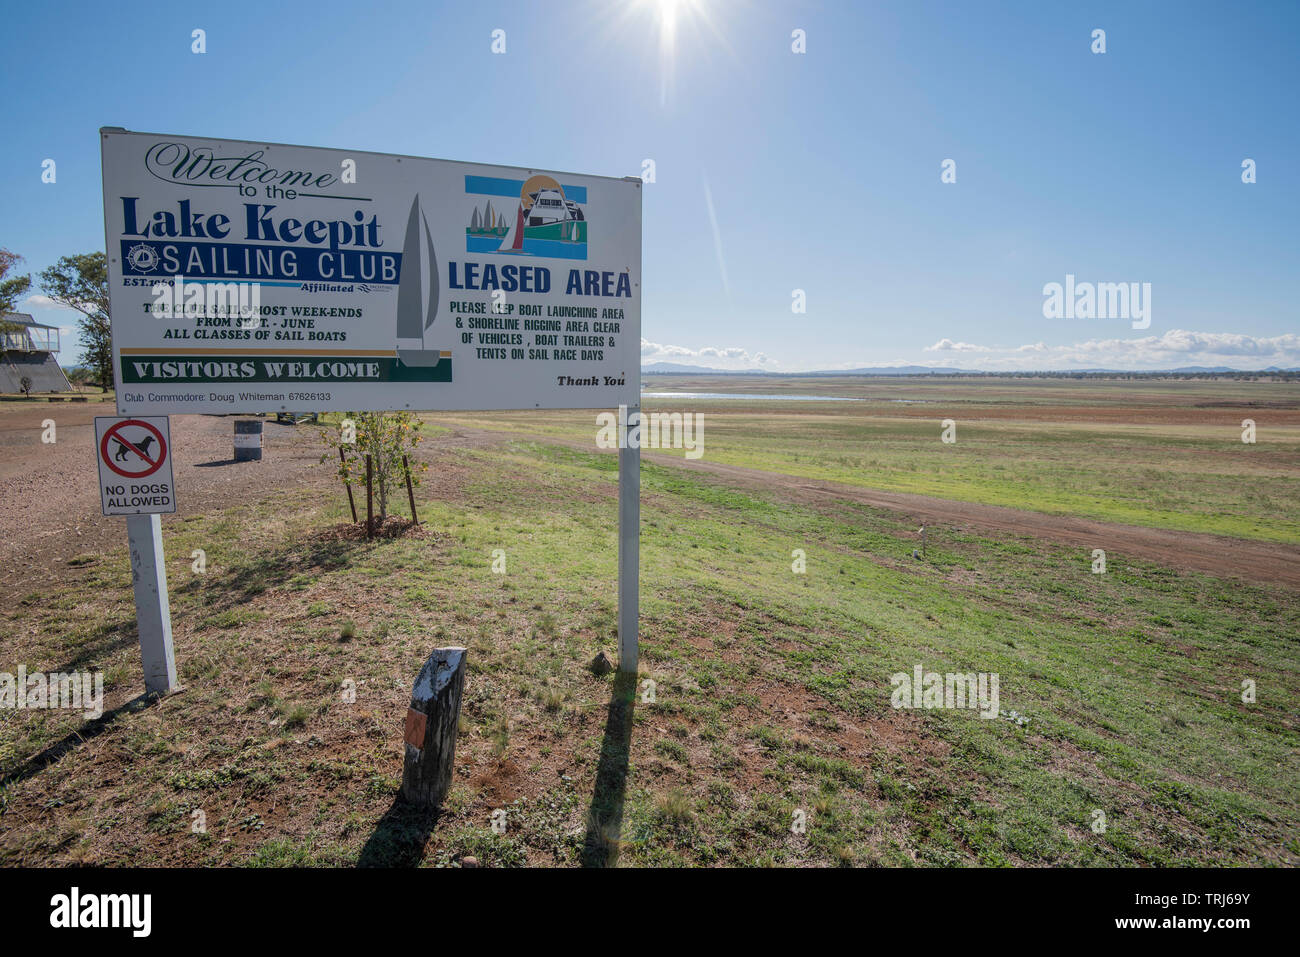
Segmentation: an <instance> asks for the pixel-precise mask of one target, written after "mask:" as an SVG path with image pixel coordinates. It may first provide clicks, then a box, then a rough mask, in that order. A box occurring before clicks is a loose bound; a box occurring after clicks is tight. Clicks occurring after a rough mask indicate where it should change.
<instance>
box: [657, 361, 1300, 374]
mask: <svg viewBox="0 0 1300 957" xmlns="http://www.w3.org/2000/svg"><path fill="white" fill-rule="evenodd" d="M1033 372H1053V373H1055V374H1058V375H1059V374H1062V373H1067V374H1068V373H1076V372H1077V373H1082V374H1089V375H1135V374H1148V375H1166V374H1178V375H1196V374H1209V373H1215V372H1300V366H1292V367H1291V368H1289V369H1279V368H1278V367H1277V366H1269V367H1268V368H1266V369H1235V368H1233V367H1232V366H1180V367H1179V368H1177V369H1039V370H1021V371H1015V370H1009V369H988V370H986V369H954V368H951V367H948V366H864V367H863V368H860V369H818V370H815V371H813V372H772V371H769V370H766V369H711V368H709V367H707V366H692V365H684V364H682V363H680V362H652V363H650V364H649V365H643V366H642V367H641V374H642V375H655V374H659V375H682V374H685V375H692V374H694V375H765V376H801V375H802V376H810V375H825V376H831V375H878V376H887V375H998V374H1004V375H1025V374H1032V373H1033Z"/></svg>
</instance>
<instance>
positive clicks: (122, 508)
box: [95, 415, 176, 515]
mask: <svg viewBox="0 0 1300 957" xmlns="http://www.w3.org/2000/svg"><path fill="white" fill-rule="evenodd" d="M95 448H96V449H97V450H98V458H99V495H100V504H101V505H102V506H103V510H104V514H105V515H149V514H153V513H156V512H174V511H176V492H175V486H174V485H173V483H172V442H171V432H170V430H169V429H168V426H167V416H165V415H152V416H145V415H141V416H135V417H132V418H122V417H120V416H96V417H95Z"/></svg>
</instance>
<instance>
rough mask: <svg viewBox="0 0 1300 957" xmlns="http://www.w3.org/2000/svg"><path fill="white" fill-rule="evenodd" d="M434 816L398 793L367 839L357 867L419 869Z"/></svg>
mask: <svg viewBox="0 0 1300 957" xmlns="http://www.w3.org/2000/svg"><path fill="white" fill-rule="evenodd" d="M438 814H439V812H438V811H436V810H425V809H422V808H418V807H416V806H415V805H413V804H408V803H407V802H406V800H405V799H404V798H403V797H402V795H401V794H400V793H399V794H398V795H397V797H396V798H395V799H394V800H393V806H392V807H390V808H389V809H388V810H387V811H386V812H385V813H384V816H383V817H381V818H380V819H379V823H378V824H377V825H376V826H375V831H374V833H373V834H371V835H370V837H369V838H367V840H366V845H365V847H363V848H362V849H361V855H360V856H359V857H358V858H357V867H419V866H420V861H422V860H423V859H424V845H425V844H427V843H428V841H429V835H430V834H432V833H433V828H434V825H436V824H437V823H438Z"/></svg>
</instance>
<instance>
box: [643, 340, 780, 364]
mask: <svg viewBox="0 0 1300 957" xmlns="http://www.w3.org/2000/svg"><path fill="white" fill-rule="evenodd" d="M641 358H642V360H643V361H644V362H646V363H651V362H675V361H678V360H681V359H707V360H709V361H708V362H701V363H690V362H687V363H683V364H684V365H708V366H712V367H713V368H721V369H753V368H762V367H767V366H775V365H780V363H778V362H777V361H776V360H775V359H773V358H771V357H770V356H768V355H767V354H766V353H762V352H755V353H751V352H750V351H749V350H748V349H742V348H740V347H739V346H728V347H726V348H721V349H720V348H717V347H715V346H705V347H704V348H703V349H688V348H686V347H685V346H672V345H663V344H661V343H658V342H651V341H650V340H649V339H642V340H641Z"/></svg>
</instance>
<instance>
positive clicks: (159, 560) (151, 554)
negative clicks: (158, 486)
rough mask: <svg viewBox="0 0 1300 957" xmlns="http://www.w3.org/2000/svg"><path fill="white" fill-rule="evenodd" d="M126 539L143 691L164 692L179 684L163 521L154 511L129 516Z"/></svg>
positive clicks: (174, 688)
mask: <svg viewBox="0 0 1300 957" xmlns="http://www.w3.org/2000/svg"><path fill="white" fill-rule="evenodd" d="M126 540H127V546H128V547H129V548H130V550H131V582H132V584H133V585H134V587H135V617H136V622H137V623H138V625H139V629H140V657H141V659H142V660H143V662H144V687H145V690H146V691H150V692H156V693H158V694H167V693H168V692H171V691H175V690H176V689H177V688H179V687H180V684H179V682H178V681H177V680H176V651H175V649H174V648H173V647H172V610H171V603H170V602H169V601H168V600H167V566H166V564H165V563H164V560H163V543H162V520H161V519H159V518H158V516H157V515H156V514H154V515H130V516H128V517H127V520H126Z"/></svg>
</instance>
